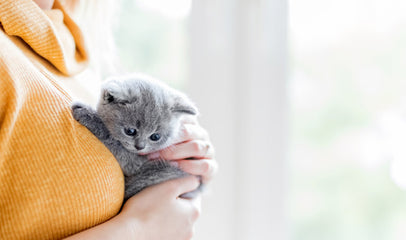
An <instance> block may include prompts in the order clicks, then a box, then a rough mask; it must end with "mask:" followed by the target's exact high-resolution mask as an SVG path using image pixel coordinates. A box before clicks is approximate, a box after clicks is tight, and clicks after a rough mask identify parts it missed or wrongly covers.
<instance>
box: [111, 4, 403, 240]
mask: <svg viewBox="0 0 406 240" xmlns="http://www.w3.org/2000/svg"><path fill="white" fill-rule="evenodd" d="M122 4H123V9H122V10H121V12H120V14H119V15H120V19H119V21H118V28H117V29H116V36H117V39H116V41H117V44H118V46H119V53H120V57H121V59H122V62H123V63H124V64H125V65H126V66H125V67H126V68H127V69H129V70H130V71H142V72H147V73H149V74H151V75H154V76H156V77H158V78H160V79H162V80H164V81H166V82H168V83H169V84H171V85H172V86H174V87H177V88H180V89H182V90H184V91H186V92H187V93H188V94H189V95H190V97H191V98H192V99H193V100H194V101H196V103H197V105H198V106H199V108H200V111H201V113H202V115H201V118H200V119H201V123H202V125H203V126H205V127H206V128H207V129H208V130H209V132H210V134H211V138H212V140H213V143H214V144H215V147H216V150H217V158H218V161H219V164H220V171H219V172H218V175H217V177H216V179H215V180H214V182H213V184H212V186H211V188H210V189H209V191H208V193H207V196H206V198H205V200H204V202H203V215H202V217H201V220H200V221H199V224H198V227H197V231H196V232H197V234H196V237H195V239H198V240H203V239H210V240H251V239H253V240H261V239H274V240H287V239H292V240H325V239H329V240H335V239H337V240H364V239H365V240H400V239H404V236H405V235H406V232H405V230H404V229H406V195H405V191H404V190H402V187H405V186H406V179H405V177H404V176H406V167H404V166H405V165H406V164H405V163H406V162H405V158H406V154H405V149H406V147H403V146H405V144H406V137H405V136H406V135H405V134H406V127H405V119H404V118H403V117H402V116H403V115H404V110H403V109H404V107H405V106H406V101H405V100H406V98H405V96H406V94H405V93H406V81H405V77H406V68H405V63H406V17H405V16H406V15H405V14H404V12H405V10H406V2H404V1H402V0H374V1H371V0H341V1H333V0H307V1H302V0H291V1H290V2H287V1H286V0H215V1H214V0H211V1H210V0H197V1H194V2H193V3H192V2H191V1H190V0H170V1H169V0H137V1H135V0H123V1H122Z"/></svg>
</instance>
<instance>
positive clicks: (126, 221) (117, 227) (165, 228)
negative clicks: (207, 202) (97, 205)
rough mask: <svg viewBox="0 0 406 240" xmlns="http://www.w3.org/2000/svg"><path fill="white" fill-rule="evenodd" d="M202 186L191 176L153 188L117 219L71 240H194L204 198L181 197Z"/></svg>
mask: <svg viewBox="0 0 406 240" xmlns="http://www.w3.org/2000/svg"><path fill="white" fill-rule="evenodd" d="M198 185H199V180H198V179H197V178H196V177H193V176H189V177H186V178H181V179H175V180H171V181H167V182H164V183H161V184H157V185H154V186H151V187H149V188H147V189H145V190H143V191H141V192H140V193H138V194H137V195H135V196H134V197H132V198H130V199H129V200H128V201H127V202H126V204H125V205H124V207H123V209H122V211H121V212H120V214H118V215H117V216H116V217H114V218H112V219H110V220H109V221H107V222H105V223H103V224H100V225H98V226H96V227H93V228H90V229H88V230H85V231H83V232H80V233H78V234H76V235H73V236H71V237H69V238H67V240H79V239H101V240H104V239H106V240H107V239H123V240H124V239H136V240H161V239H166V240H188V239H191V238H192V236H193V231H194V230H193V226H194V223H195V221H196V220H197V218H198V216H199V214H200V198H197V199H193V200H186V199H182V198H179V197H178V196H179V195H181V194H183V193H186V192H190V191H192V190H194V189H196V188H197V186H198Z"/></svg>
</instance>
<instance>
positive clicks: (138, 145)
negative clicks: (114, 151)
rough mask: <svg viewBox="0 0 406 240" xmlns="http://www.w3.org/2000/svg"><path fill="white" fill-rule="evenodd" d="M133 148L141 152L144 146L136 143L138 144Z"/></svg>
mask: <svg viewBox="0 0 406 240" xmlns="http://www.w3.org/2000/svg"><path fill="white" fill-rule="evenodd" d="M134 147H135V148H136V149H137V150H138V151H139V150H142V149H144V148H145V144H142V143H138V144H135V146H134Z"/></svg>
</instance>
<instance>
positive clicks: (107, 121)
mask: <svg viewBox="0 0 406 240" xmlns="http://www.w3.org/2000/svg"><path fill="white" fill-rule="evenodd" d="M72 114H73V117H74V118H75V119H76V120H77V121H78V122H79V123H81V124H82V125H83V126H85V127H87V128H88V129H89V130H90V131H91V132H92V133H93V134H94V135H95V136H96V137H97V138H98V139H99V140H100V141H101V142H103V143H104V145H105V146H106V147H107V148H108V149H109V150H110V151H111V153H112V154H113V155H114V156H115V158H116V159H117V161H118V163H119V164H120V166H121V169H122V170H123V173H124V176H125V196H124V199H125V201H126V200H127V199H128V198H130V197H131V196H133V195H134V194H136V193H138V192H139V191H141V190H142V189H144V188H146V187H148V186H151V185H154V184H157V183H161V182H164V181H167V180H171V179H175V178H181V177H184V176H187V175H188V174H187V173H185V172H183V171H182V170H180V169H179V168H177V167H174V166H172V165H170V164H169V162H168V161H159V160H148V159H147V157H146V156H145V154H147V153H150V152H154V151H157V150H161V149H164V148H166V147H168V146H170V145H171V144H173V143H174V142H173V141H174V140H175V139H176V137H178V135H179V134H180V132H181V129H180V128H181V123H180V118H181V116H183V115H185V114H186V115H197V109H196V107H195V106H194V104H193V103H192V102H191V101H190V100H189V99H188V98H187V97H186V96H185V95H184V94H182V93H180V92H178V91H176V90H174V89H172V88H169V87H168V86H166V85H164V84H162V83H160V82H158V81H156V80H154V79H152V78H149V77H147V76H144V75H132V76H127V77H122V78H121V79H115V80H108V81H107V82H106V83H105V84H104V86H103V87H102V95H101V98H100V100H99V103H98V106H97V109H96V110H94V109H92V108H91V107H89V106H87V105H84V104H82V103H74V104H73V105H72ZM139 154H141V155H139ZM143 154H144V155H143ZM199 189H200V187H199ZM199 189H197V190H195V191H192V192H189V193H185V194H183V195H182V196H181V197H184V198H193V197H195V196H196V195H197V194H198V192H199Z"/></svg>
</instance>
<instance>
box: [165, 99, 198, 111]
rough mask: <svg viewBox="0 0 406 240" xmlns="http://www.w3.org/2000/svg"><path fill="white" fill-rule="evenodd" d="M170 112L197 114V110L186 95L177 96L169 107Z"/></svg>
mask: <svg viewBox="0 0 406 240" xmlns="http://www.w3.org/2000/svg"><path fill="white" fill-rule="evenodd" d="M171 110H172V112H174V113H180V114H190V115H197V114H198V113H199V111H198V110H197V108H196V106H195V105H194V104H193V103H192V102H191V101H190V100H189V99H187V98H186V97H177V98H175V102H174V104H173V106H172V108H171Z"/></svg>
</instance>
